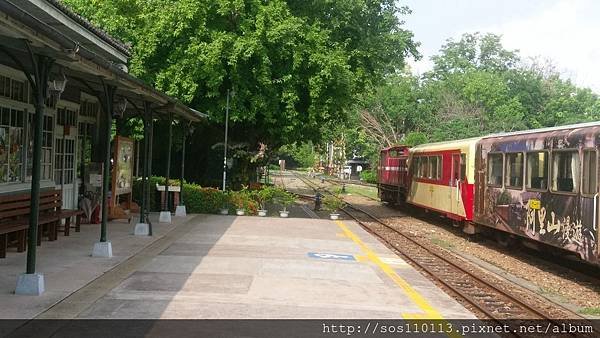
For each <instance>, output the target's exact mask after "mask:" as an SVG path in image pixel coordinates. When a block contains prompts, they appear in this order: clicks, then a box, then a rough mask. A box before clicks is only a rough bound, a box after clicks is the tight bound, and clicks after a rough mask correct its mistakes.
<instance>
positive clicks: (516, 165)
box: [504, 153, 523, 189]
mask: <svg viewBox="0 0 600 338" xmlns="http://www.w3.org/2000/svg"><path fill="white" fill-rule="evenodd" d="M504 172H505V173H506V175H505V181H504V183H505V185H506V186H507V187H509V188H518V189H521V188H522V187H523V153H511V154H506V170H505V171H504Z"/></svg>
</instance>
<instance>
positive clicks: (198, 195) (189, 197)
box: [183, 183, 229, 214]
mask: <svg viewBox="0 0 600 338" xmlns="http://www.w3.org/2000/svg"><path fill="white" fill-rule="evenodd" d="M183 202H184V204H185V206H186V209H187V211H188V212H189V213H194V214H214V213H217V212H219V210H221V208H224V207H225V208H228V207H229V196H228V194H227V193H223V191H221V190H219V189H215V188H202V187H201V186H199V185H197V184H187V183H186V184H184V186H183Z"/></svg>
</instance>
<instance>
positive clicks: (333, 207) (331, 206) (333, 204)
mask: <svg viewBox="0 0 600 338" xmlns="http://www.w3.org/2000/svg"><path fill="white" fill-rule="evenodd" d="M345 205H346V203H345V202H344V201H343V200H342V199H341V198H340V197H339V196H336V195H327V196H325V197H324V198H323V207H324V208H325V210H327V211H329V212H331V213H335V212H337V211H338V210H340V209H342V208H343V207H344V206H345Z"/></svg>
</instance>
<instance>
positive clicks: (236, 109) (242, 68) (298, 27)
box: [64, 0, 418, 147]
mask: <svg viewBox="0 0 600 338" xmlns="http://www.w3.org/2000/svg"><path fill="white" fill-rule="evenodd" d="M64 2H66V3H67V4H69V5H71V6H72V7H73V8H74V9H75V11H77V12H79V13H81V14H82V15H84V16H85V17H87V18H89V19H90V20H91V21H92V22H93V23H95V24H97V25H99V26H100V27H103V28H104V29H106V30H107V31H108V33H110V34H113V35H115V36H116V37H118V38H120V39H122V40H124V41H128V42H131V43H132V45H133V57H132V59H131V61H130V71H131V72H132V73H133V74H135V75H136V76H138V77H140V78H142V79H143V80H145V81H147V82H149V83H151V84H153V85H155V86H156V87H157V88H159V89H161V90H164V91H165V92H167V93H168V94H170V95H172V96H175V97H177V98H179V99H181V100H182V101H184V102H186V103H188V104H189V105H190V106H192V107H194V108H196V109H198V110H200V111H203V112H206V113H208V114H209V116H210V118H211V120H213V121H216V122H222V121H223V120H224V110H225V109H224V107H225V101H226V95H225V93H226V91H227V89H232V90H233V91H235V96H234V97H233V98H232V109H231V114H230V119H231V120H232V121H233V123H234V124H235V123H237V124H238V125H243V128H239V129H238V133H236V135H238V137H240V138H243V139H244V140H247V141H250V142H251V143H252V142H253V143H258V142H264V143H267V144H269V145H270V146H271V147H277V146H279V145H282V144H286V143H291V142H294V141H295V140H314V141H319V139H320V136H321V133H320V131H321V127H322V126H323V125H334V124H339V123H343V122H344V121H345V120H346V117H347V114H348V111H349V108H350V107H351V106H352V105H353V104H354V103H355V100H356V97H357V94H358V93H362V92H364V91H365V90H369V88H370V87H371V86H372V85H375V84H378V83H380V82H381V80H382V79H383V78H384V76H385V75H386V74H388V73H390V72H394V71H396V70H399V69H402V68H403V67H404V61H405V58H407V57H413V56H417V55H418V53H417V50H416V47H417V44H416V43H415V42H414V41H413V37H412V33H411V32H410V31H408V30H405V29H403V28H402V22H401V20H400V19H399V17H400V16H402V15H405V14H407V13H408V10H407V9H406V8H403V7H399V6H397V5H396V3H395V1H393V0H335V1H334V0H311V1H304V0H302V1H300V0H288V1H284V0H271V1H261V0H245V1H243V0H211V1H206V0H91V1H90V0H65V1H64Z"/></svg>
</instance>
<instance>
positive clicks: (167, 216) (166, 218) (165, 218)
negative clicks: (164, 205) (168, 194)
mask: <svg viewBox="0 0 600 338" xmlns="http://www.w3.org/2000/svg"><path fill="white" fill-rule="evenodd" d="M158 222H159V223H171V212H170V211H161V212H160V216H159V217H158Z"/></svg>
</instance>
